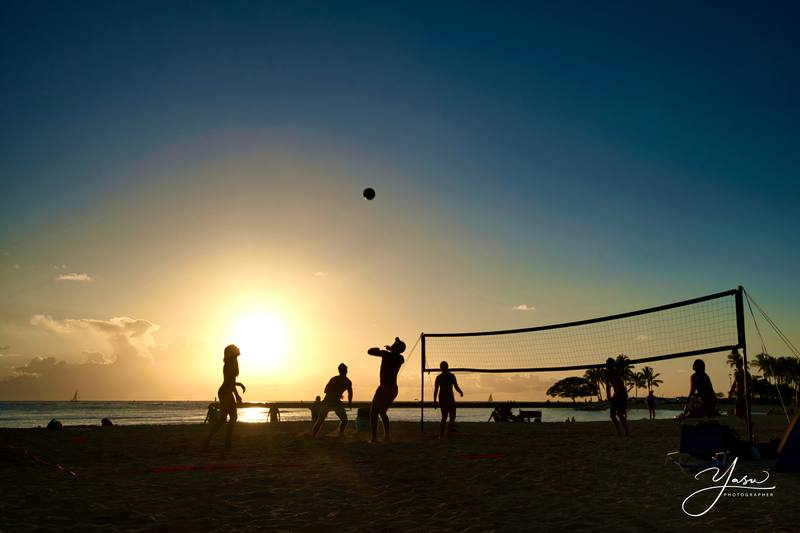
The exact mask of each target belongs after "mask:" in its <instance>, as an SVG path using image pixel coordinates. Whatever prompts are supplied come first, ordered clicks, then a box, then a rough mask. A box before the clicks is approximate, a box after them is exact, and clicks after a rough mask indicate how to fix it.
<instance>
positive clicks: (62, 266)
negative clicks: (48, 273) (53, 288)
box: [50, 265, 67, 270]
mask: <svg viewBox="0 0 800 533" xmlns="http://www.w3.org/2000/svg"><path fill="white" fill-rule="evenodd" d="M50 268H52V269H53V270H66V269H67V265H50Z"/></svg>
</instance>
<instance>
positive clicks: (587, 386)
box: [547, 352, 800, 404]
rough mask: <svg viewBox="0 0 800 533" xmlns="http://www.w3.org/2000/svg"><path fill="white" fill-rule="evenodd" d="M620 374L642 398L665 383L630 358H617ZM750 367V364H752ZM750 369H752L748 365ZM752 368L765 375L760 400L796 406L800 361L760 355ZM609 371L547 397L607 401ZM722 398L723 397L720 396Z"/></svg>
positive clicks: (560, 386) (756, 391)
mask: <svg viewBox="0 0 800 533" xmlns="http://www.w3.org/2000/svg"><path fill="white" fill-rule="evenodd" d="M738 357H739V355H738V354H736V353H733V352H732V353H731V354H729V355H728V361H727V362H728V365H729V366H730V367H731V368H735V367H736V359H737V358H738ZM616 362H617V371H618V372H620V373H621V374H622V379H623V380H624V382H625V386H626V387H627V389H628V391H631V390H633V391H634V397H637V398H638V396H639V389H647V391H648V392H650V391H651V390H653V389H654V388H656V387H658V386H659V385H661V384H662V383H663V381H662V380H660V379H658V378H659V377H660V376H661V374H659V373H657V372H655V371H654V370H653V369H652V368H651V367H649V366H646V367H644V368H642V369H641V370H640V371H638V372H637V371H636V370H635V366H634V365H632V364H631V361H630V358H629V357H628V356H627V355H625V354H620V355H618V356H617V357H616ZM748 363H750V362H748ZM748 366H751V365H750V364H748ZM752 366H753V367H754V368H755V369H757V370H758V371H759V372H761V375H754V376H752V379H751V382H750V390H751V391H752V394H753V396H754V397H755V398H757V399H763V400H777V399H778V398H779V391H780V396H782V397H783V400H784V402H786V403H788V404H792V403H794V398H795V397H796V396H797V393H798V389H800V359H798V358H796V357H773V356H771V355H769V354H766V353H760V354H758V355H756V356H755V358H754V359H753V360H752ZM605 376H606V375H605V369H604V368H590V369H588V370H586V372H585V373H584V374H583V376H580V377H579V376H572V377H568V378H564V379H562V380H559V381H557V382H556V383H555V384H553V386H551V387H550V388H549V389H547V395H548V396H551V397H554V398H556V397H557V398H569V399H571V400H572V401H573V402H574V401H575V400H576V399H578V398H591V397H597V400H598V401H603V394H602V391H603V389H605V384H606V381H605ZM718 395H721V393H718Z"/></svg>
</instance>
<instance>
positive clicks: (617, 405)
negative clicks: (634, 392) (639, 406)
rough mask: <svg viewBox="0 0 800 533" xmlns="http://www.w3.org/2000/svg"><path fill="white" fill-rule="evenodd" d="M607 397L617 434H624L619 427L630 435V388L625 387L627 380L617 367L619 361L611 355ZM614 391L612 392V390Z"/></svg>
mask: <svg viewBox="0 0 800 533" xmlns="http://www.w3.org/2000/svg"><path fill="white" fill-rule="evenodd" d="M605 381H606V397H607V398H608V404H609V406H610V415H611V421H612V422H614V429H616V430H617V435H622V431H620V429H619V427H620V425H622V428H623V429H624V430H625V435H626V436H627V435H628V414H627V408H628V405H627V404H628V389H626V388H625V381H624V380H623V379H622V375H621V374H620V371H619V369H618V367H617V362H616V361H614V359H612V358H611V357H609V358H608V359H606V371H605ZM612 389H613V390H614V393H613V394H612V393H611V390H612Z"/></svg>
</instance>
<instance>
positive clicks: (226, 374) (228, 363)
mask: <svg viewBox="0 0 800 533" xmlns="http://www.w3.org/2000/svg"><path fill="white" fill-rule="evenodd" d="M240 354H241V352H240V351H239V348H237V347H236V345H235V344H229V345H228V346H226V347H225V352H224V356H223V359H222V361H223V365H222V375H223V381H222V385H221V386H220V388H219V390H218V391H217V398H219V417H218V418H217V420H216V422H214V423H213V424H212V425H211V431H209V433H208V436H207V437H206V440H205V445H206V446H208V445H209V443H210V442H211V437H213V436H214V434H215V433H216V432H217V431H218V430H219V428H221V427H222V424H224V423H225V419H226V418H230V420H229V421H228V427H227V428H226V429H225V448H226V449H227V448H230V447H231V436H232V435H233V426H234V425H235V424H236V419H237V415H236V405H237V404H239V403H242V397H241V396H239V391H237V390H236V387H237V386H238V387H241V388H242V394H244V391H245V386H244V385H242V384H241V383H239V382H237V381H236V377H237V376H238V375H239V360H238V357H239V355H240Z"/></svg>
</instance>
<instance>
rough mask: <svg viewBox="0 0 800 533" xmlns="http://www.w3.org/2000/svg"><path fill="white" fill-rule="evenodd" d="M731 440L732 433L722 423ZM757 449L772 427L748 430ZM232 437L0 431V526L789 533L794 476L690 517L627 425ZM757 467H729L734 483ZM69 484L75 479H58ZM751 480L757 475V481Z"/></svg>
mask: <svg viewBox="0 0 800 533" xmlns="http://www.w3.org/2000/svg"><path fill="white" fill-rule="evenodd" d="M727 422H729V423H732V424H733V427H738V425H737V422H736V420H733V419H727ZM757 423H758V430H759V433H760V435H761V440H762V441H764V440H768V439H769V438H771V437H775V436H780V434H781V433H782V431H783V428H784V427H785V425H786V422H785V419H784V418H782V417H777V416H774V417H773V416H769V417H759V419H758V420H757ZM310 426H311V423H310V422H308V423H302V422H291V423H280V424H275V425H269V424H258V425H256V424H239V425H238V427H237V428H236V434H235V436H234V439H235V440H234V446H233V449H232V450H231V452H230V453H229V454H228V455H227V456H225V455H224V454H223V446H222V445H223V440H224V436H223V435H222V432H220V434H218V436H217V437H216V439H215V441H214V442H213V444H212V447H211V449H209V450H203V449H202V448H201V443H202V440H203V437H204V436H205V434H206V432H207V430H208V427H207V426H203V425H186V426H157V427H156V426H124V427H122V426H118V427H111V428H101V427H99V426H98V427H90V428H65V429H64V430H63V431H60V432H49V431H45V430H37V429H0V452H1V453H0V478H1V479H2V480H3V483H2V487H0V493H2V497H0V529H1V530H2V531H18V530H28V529H35V528H39V529H45V530H46V529H52V530H62V529H74V530H81V531H85V530H91V529H101V530H105V531H108V530H163V531H174V530H186V531H209V530H234V529H236V530H286V531H293V530H305V529H316V530H328V529H336V530H338V531H351V530H362V531H364V530H373V531H378V530H380V531H384V530H387V531H419V530H426V531H488V530H502V531H522V530H525V531H560V530H566V529H573V530H574V529H577V530H623V531H683V530H687V529H688V530H709V528H710V529H711V530H715V531H716V530H720V531H754V530H762V531H776V530H786V531H789V530H793V529H796V528H797V527H798V526H800V507H799V506H798V505H797V495H798V494H800V476H799V475H796V474H794V475H791V474H779V473H778V474H775V473H773V474H772V476H771V478H770V481H771V482H773V483H774V485H775V487H776V488H775V490H774V491H773V494H774V495H773V496H772V497H759V498H727V497H723V498H721V499H720V501H719V502H718V503H717V504H716V505H715V506H714V507H713V509H711V510H710V511H709V512H708V513H707V514H705V515H704V516H702V517H699V518H690V517H688V516H686V515H685V514H684V513H683V511H682V510H681V503H682V501H683V500H684V498H686V497H687V496H688V495H689V494H691V493H692V492H694V491H696V490H698V489H700V488H703V487H705V486H709V485H710V484H711V483H708V482H705V483H703V482H700V481H698V480H695V479H694V478H693V477H692V475H687V474H686V473H683V472H682V471H681V470H680V469H679V468H677V467H676V466H674V465H665V464H664V456H665V453H666V452H669V451H673V450H676V449H677V447H678V441H679V435H680V426H679V424H678V423H676V422H673V421H668V420H656V421H652V422H651V421H645V420H641V421H633V422H632V423H631V430H632V436H631V437H629V438H620V437H617V436H615V435H614V434H613V433H614V432H613V428H612V427H611V424H610V422H603V423H601V422H586V423H575V424H566V423H560V424H557V423H551V424H489V423H484V424H481V423H471V424H467V423H464V424H459V425H458V429H459V430H460V431H461V434H460V435H459V436H457V437H456V438H453V439H451V440H449V441H439V440H438V439H436V438H435V435H436V434H437V432H438V424H435V423H430V424H426V427H425V432H424V433H422V434H421V433H420V429H419V424H415V423H397V424H394V425H393V430H394V431H393V433H394V438H395V441H394V442H392V443H388V444H387V443H378V444H370V443H367V442H366V436H365V435H364V434H356V433H355V428H354V424H351V426H350V427H349V428H348V432H347V433H346V434H345V436H344V437H343V438H341V439H338V438H336V437H334V434H335V429H336V424H335V423H334V422H333V421H330V420H329V421H328V422H327V423H326V425H325V427H324V428H323V431H322V433H321V435H322V436H321V437H319V438H317V439H312V438H310V436H309V432H310ZM763 464H765V463H764V462H761V463H753V462H740V464H739V467H738V469H737V471H736V472H737V473H750V472H753V473H757V472H759V471H760V466H762V465H763ZM57 465H61V467H63V470H62V469H60V468H59V467H58V466H57ZM70 471H71V472H73V473H74V475H73V474H71V473H70ZM761 477H763V474H762V475H761Z"/></svg>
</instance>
